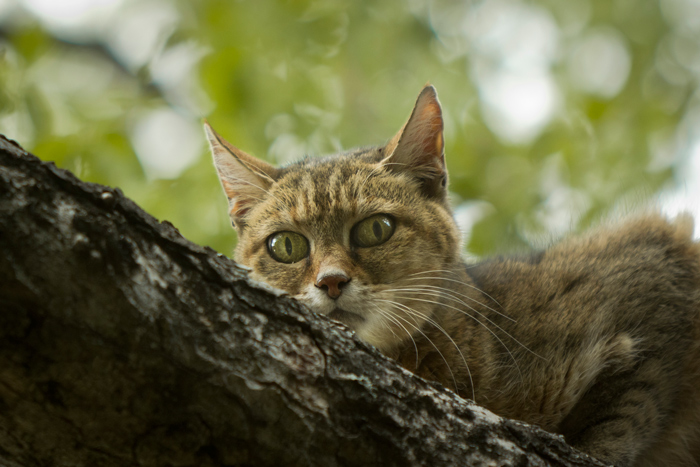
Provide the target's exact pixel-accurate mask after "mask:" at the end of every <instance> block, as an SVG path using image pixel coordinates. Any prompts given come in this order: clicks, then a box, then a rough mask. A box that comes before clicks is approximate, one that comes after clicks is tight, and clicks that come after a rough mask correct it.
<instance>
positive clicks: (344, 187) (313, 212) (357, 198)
mask: <svg viewBox="0 0 700 467" xmlns="http://www.w3.org/2000/svg"><path fill="white" fill-rule="evenodd" d="M207 132H208V136H209V139H210V142H211V143H212V151H213V153H214V157H215V161H216V166H217V169H218V172H219V175H220V178H221V181H222V184H223V186H224V191H225V192H226V194H227V196H228V198H229V206H230V213H231V218H232V220H233V222H234V225H235V226H236V228H237V230H238V233H239V240H238V246H237V248H236V255H235V258H236V261H238V262H239V263H241V264H244V265H246V266H248V267H250V268H251V269H252V272H251V276H252V277H253V278H254V279H257V280H261V281H264V282H267V283H268V284H270V285H272V286H274V287H276V288H279V289H282V290H284V291H286V292H288V293H289V294H290V295H292V296H293V297H294V298H296V299H298V300H300V301H301V302H303V303H305V304H306V305H308V306H309V307H310V308H311V309H312V310H314V311H316V312H317V313H320V314H323V315H327V316H330V317H331V318H333V319H336V320H338V321H341V322H344V323H345V324H347V325H348V326H350V327H351V328H353V329H354V330H355V331H356V333H357V334H358V336H359V337H360V338H361V339H363V340H365V341H366V342H369V343H371V344H373V345H375V346H377V347H378V348H380V349H381V350H383V351H389V350H390V349H391V348H393V347H394V346H396V345H398V344H399V343H400V342H403V341H404V340H406V339H407V338H408V335H409V334H411V335H415V334H416V333H417V332H419V331H418V329H419V328H420V327H421V326H422V325H423V324H424V322H425V320H427V319H430V316H431V314H432V312H431V310H432V308H433V307H434V306H435V303H434V302H433V301H431V300H426V296H425V294H424V293H423V294H416V292H415V291H416V290H417V289H416V286H417V281H418V282H421V283H423V284H425V283H426V280H428V281H432V282H430V284H434V285H433V286H434V287H439V286H440V285H439V283H440V282H441V281H440V279H439V278H442V277H444V275H445V271H448V270H451V269H453V268H455V267H458V264H459V251H460V245H459V238H460V237H459V233H458V230H457V228H456V226H455V224H454V221H453V219H452V215H451V212H450V209H449V207H448V204H447V200H446V188H445V185H446V173H445V169H444V157H443V154H442V118H441V114H440V107H439V104H438V103H437V97H436V95H435V93H434V90H433V88H432V87H427V88H426V89H425V90H424V91H423V92H422V93H421V96H420V97H419V99H418V102H417V103H416V108H415V109H414V112H413V114H412V116H411V119H409V122H408V123H407V124H406V125H405V126H404V128H403V129H402V130H401V131H400V132H399V134H398V135H397V136H396V137H395V138H394V139H392V140H391V141H390V142H389V143H388V144H387V145H386V146H385V147H381V148H371V149H366V150H358V151H354V152H349V153H346V154H339V155H334V156H329V157H326V158H323V159H304V160H302V161H300V162H297V163H295V164H292V165H290V166H287V167H284V168H274V167H271V166H269V165H268V164H266V163H264V162H262V161H259V160H257V159H254V158H252V157H251V156H248V155H247V154H245V153H242V152H241V151H240V150H238V149H237V148H234V147H233V146H231V145H229V144H228V143H226V142H225V141H223V140H222V139H221V137H219V136H218V135H216V133H214V132H213V130H211V128H209V127H208V128H207ZM431 277H435V278H438V279H428V278H431ZM428 298H430V297H428Z"/></svg>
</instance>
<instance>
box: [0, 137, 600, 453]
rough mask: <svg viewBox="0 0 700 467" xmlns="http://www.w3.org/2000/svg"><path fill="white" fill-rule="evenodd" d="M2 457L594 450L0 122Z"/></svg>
mask: <svg viewBox="0 0 700 467" xmlns="http://www.w3.org/2000/svg"><path fill="white" fill-rule="evenodd" d="M0 465H2V466H26V467H30V466H32V467H33V466H68V465H70V466H161V465H169V466H190V465H191V466H223V465H227V466H232V465H237V466H238V465H241V466H242V465H246V466H267V465H269V466H294V465H302V466H305V465H318V466H334V465H342V466H354V465H357V466H366V465H380V466H394V465H395V466H406V465H430V466H441V465H445V466H455V465H503V466H516V465H517V466H525V465H536V466H548V465H565V466H594V465H602V464H600V463H598V462H596V461H595V460H593V459H591V458H589V457H587V456H585V455H583V454H581V453H578V452H576V451H575V450H573V449H572V448H570V447H569V446H567V445H566V444H565V443H564V441H563V440H562V438H561V437H559V436H556V435H551V434H549V433H545V432H543V431H542V430H540V429H538V428H536V427H532V426H529V425H526V424H524V423H520V422H517V421H513V420H506V419H501V418H500V417H497V416H495V415H493V414H492V413H490V412H488V411H487V410H485V409H483V408H480V407H478V406H476V405H474V404H472V403H470V402H468V401H465V400H463V399H461V398H459V397H458V396H456V395H455V394H453V393H452V392H450V391H448V390H446V389H444V388H442V387H441V386H439V385H436V384H434V383H429V382H426V381H424V380H422V379H420V378H418V377H416V376H413V375H412V374H410V373H409V372H407V371H405V370H403V369H402V368H400V367H399V366H398V365H397V364H396V363H394V362H393V361H391V360H389V359H387V358H385V357H384V356H382V355H381V354H380V353H379V352H378V351H376V350H375V349H373V348H369V347H368V346H366V345H364V344H363V343H361V342H359V341H358V340H357V339H355V338H354V337H353V335H352V334H351V333H350V332H349V331H348V330H347V329H346V328H345V327H344V326H342V325H340V324H337V323H335V322H333V321H330V320H328V319H326V318H324V317H320V316H317V315H315V314H313V313H311V312H309V311H308V310H306V309H305V308H304V307H303V306H301V305H300V304H299V303H297V302H295V301H294V300H291V299H289V298H287V297H285V296H280V295H277V294H275V292H274V291H273V290H270V289H269V288H266V287H265V286H264V285H263V284H255V283H252V282H251V281H250V280H248V279H247V276H246V272H245V270H244V269H242V268H241V267H239V266H237V265H236V264H235V263H234V262H233V261H231V260H229V259H227V258H226V257H224V256H222V255H220V254H217V253H216V252H214V251H213V250H211V249H209V248H203V247H200V246H197V245H195V244H193V243H191V242H189V241H187V240H185V239H184V238H183V237H182V236H181V235H180V234H179V233H178V231H177V230H176V229H175V228H174V227H173V226H172V225H171V224H169V223H168V222H163V223H159V222H158V221H157V220H156V219H154V218H153V217H151V216H150V215H148V214H146V213H145V212H143V211H142V210H141V209H140V208H139V207H138V206H136V205H135V204H134V203H133V202H132V201H130V200H129V199H127V198H126V197H124V195H123V194H122V193H121V191H120V190H119V189H113V188H108V187H104V186H100V185H96V184H90V183H84V182H81V181H80V180H78V179H77V178H75V177H74V176H73V175H72V174H71V173H69V172H67V171H64V170H60V169H57V168H56V167H55V166H54V165H53V164H51V163H45V162H41V161H39V160H38V159H36V158H35V157H34V156H31V155H29V154H27V153H26V152H25V151H23V150H22V149H21V148H20V147H19V146H17V145H16V144H15V143H13V142H11V141H9V140H7V139H5V138H4V137H2V136H0Z"/></svg>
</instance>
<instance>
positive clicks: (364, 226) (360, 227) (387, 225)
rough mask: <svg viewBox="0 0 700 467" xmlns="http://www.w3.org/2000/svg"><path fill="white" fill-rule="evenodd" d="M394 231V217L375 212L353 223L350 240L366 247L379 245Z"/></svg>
mask: <svg viewBox="0 0 700 467" xmlns="http://www.w3.org/2000/svg"><path fill="white" fill-rule="evenodd" d="M393 233H394V219H392V218H391V217H389V216H387V215H386V214H375V215H374V216H371V217H368V218H367V219H365V220H363V221H360V222H358V223H357V224H355V227H353V228H352V240H353V242H355V244H356V245H357V246H360V247H362V248H367V247H370V246H377V245H381V244H382V243H384V242H386V241H387V240H389V239H390V238H391V235H392V234H393Z"/></svg>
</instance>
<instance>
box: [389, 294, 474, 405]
mask: <svg viewBox="0 0 700 467" xmlns="http://www.w3.org/2000/svg"><path fill="white" fill-rule="evenodd" d="M376 300H379V301H383V302H386V303H389V304H390V305H393V306H395V307H397V308H399V309H403V310H404V311H405V312H407V313H409V314H410V315H412V316H419V317H421V318H424V319H425V321H426V322H428V323H430V324H432V325H433V326H435V327H436V328H437V329H438V330H439V331H440V332H442V333H443V334H444V335H445V337H447V338H448V339H449V341H450V342H451V343H452V345H454V347H455V349H457V352H458V353H459V355H460V357H462V362H464V367H465V368H466V369H467V374H468V375H469V382H470V384H471V388H472V400H474V401H475V400H476V394H475V390H474V380H473V379H472V374H471V370H470V369H469V364H468V363H467V359H466V358H465V357H464V354H463V353H462V349H460V347H459V346H458V345H457V343H456V342H455V341H454V339H452V337H451V336H450V335H449V334H448V333H447V331H445V329H444V328H443V327H442V326H440V325H439V324H438V323H437V322H436V321H435V320H433V319H431V318H429V317H428V316H426V315H425V314H423V313H420V312H419V311H417V310H415V309H413V308H411V307H409V306H408V305H405V304H403V303H399V302H396V301H394V300H387V299H382V298H378V299H376ZM396 317H397V318H401V317H400V316H396ZM404 321H405V320H404ZM409 324H410V323H409ZM416 324H418V323H416ZM411 326H412V327H415V329H416V330H417V331H418V332H419V333H421V335H422V336H423V337H425V338H426V340H427V341H428V342H430V344H431V345H432V346H433V347H434V348H435V350H436V351H437V352H438V354H440V357H442V359H443V361H444V362H445V364H446V365H447V369H448V371H449V372H450V375H451V376H452V381H453V382H454V385H455V391H457V393H458V394H459V387H458V385H457V381H456V379H455V376H454V373H453V372H452V369H451V368H450V364H449V363H448V362H447V360H446V359H445V357H444V356H443V355H442V352H440V350H439V349H438V348H437V346H436V345H435V344H434V343H433V341H432V340H431V339H430V338H429V337H428V336H426V335H425V334H424V333H423V331H421V330H420V328H419V327H416V326H413V325H411Z"/></svg>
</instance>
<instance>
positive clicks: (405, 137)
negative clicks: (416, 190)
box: [381, 85, 447, 196]
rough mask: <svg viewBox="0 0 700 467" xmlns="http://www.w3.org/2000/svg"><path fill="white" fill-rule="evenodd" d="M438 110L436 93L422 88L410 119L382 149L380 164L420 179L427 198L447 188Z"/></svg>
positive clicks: (441, 123)
mask: <svg viewBox="0 0 700 467" xmlns="http://www.w3.org/2000/svg"><path fill="white" fill-rule="evenodd" d="M442 131H443V122H442V109H441V108H440V101H438V97H437V91H435V88H434V87H433V86H431V85H426V86H425V87H424V88H423V90H422V91H421V93H420V94H419V95H418V99H417V100H416V105H415V106H414V107H413V111H412V112H411V116H410V117H409V119H408V121H407V122H406V124H405V125H404V126H403V128H401V130H400V131H399V132H398V133H397V134H396V136H394V137H393V138H392V139H391V140H390V141H389V143H387V145H386V147H385V148H384V153H385V154H386V155H387V156H386V157H385V158H384V160H382V162H381V163H382V164H383V165H385V166H386V168H387V169H389V170H393V171H397V172H400V171H408V172H410V173H411V174H412V175H413V176H415V177H417V178H418V179H420V180H421V182H422V184H423V187H424V189H425V190H426V192H427V193H428V194H429V195H432V196H443V195H444V194H445V192H446V187H447V169H446V167H445V147H444V141H443V135H442Z"/></svg>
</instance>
